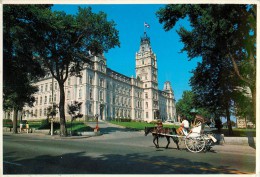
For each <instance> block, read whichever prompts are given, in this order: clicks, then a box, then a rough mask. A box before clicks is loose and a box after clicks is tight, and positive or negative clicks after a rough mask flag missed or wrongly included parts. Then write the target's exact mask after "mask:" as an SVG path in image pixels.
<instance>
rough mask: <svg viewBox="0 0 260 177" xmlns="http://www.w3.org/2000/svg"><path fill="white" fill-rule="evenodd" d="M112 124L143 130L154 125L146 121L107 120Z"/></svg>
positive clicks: (170, 126)
mask: <svg viewBox="0 0 260 177" xmlns="http://www.w3.org/2000/svg"><path fill="white" fill-rule="evenodd" d="M109 122H110V123H112V124H116V125H120V126H123V127H126V128H129V129H134V130H144V128H145V127H155V126H156V124H155V123H146V122H118V121H109ZM163 126H164V127H169V128H172V127H175V128H177V126H174V125H163Z"/></svg>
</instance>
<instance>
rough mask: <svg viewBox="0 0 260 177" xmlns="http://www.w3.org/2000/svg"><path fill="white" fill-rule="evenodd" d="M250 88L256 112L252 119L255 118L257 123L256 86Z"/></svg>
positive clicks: (254, 120)
mask: <svg viewBox="0 0 260 177" xmlns="http://www.w3.org/2000/svg"><path fill="white" fill-rule="evenodd" d="M250 89H251V93H252V103H253V112H254V118H253V119H251V120H253V122H254V123H256V87H251V88H250Z"/></svg>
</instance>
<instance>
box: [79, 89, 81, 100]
mask: <svg viewBox="0 0 260 177" xmlns="http://www.w3.org/2000/svg"><path fill="white" fill-rule="evenodd" d="M81 97H82V90H81V89H79V98H81Z"/></svg>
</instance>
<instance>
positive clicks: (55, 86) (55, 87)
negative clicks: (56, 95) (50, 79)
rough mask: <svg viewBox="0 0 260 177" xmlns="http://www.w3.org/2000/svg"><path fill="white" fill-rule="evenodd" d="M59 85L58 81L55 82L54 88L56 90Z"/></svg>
mask: <svg viewBox="0 0 260 177" xmlns="http://www.w3.org/2000/svg"><path fill="white" fill-rule="evenodd" d="M57 85H58V84H57V82H55V84H54V89H55V90H57Z"/></svg>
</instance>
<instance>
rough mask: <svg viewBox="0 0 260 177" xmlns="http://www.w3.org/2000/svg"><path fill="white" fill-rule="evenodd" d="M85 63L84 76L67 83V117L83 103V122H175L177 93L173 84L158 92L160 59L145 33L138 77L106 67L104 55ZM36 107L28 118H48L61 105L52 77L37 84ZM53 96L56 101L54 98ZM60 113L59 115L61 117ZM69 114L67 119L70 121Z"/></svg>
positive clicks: (166, 85)
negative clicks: (74, 106)
mask: <svg viewBox="0 0 260 177" xmlns="http://www.w3.org/2000/svg"><path fill="white" fill-rule="evenodd" d="M91 60H92V62H93V63H92V64H86V65H85V66H84V69H83V70H82V72H81V74H82V77H80V78H79V77H75V76H73V77H69V78H68V79H67V81H66V83H65V99H66V100H65V114H67V110H66V109H67V104H71V103H72V102H73V101H78V102H82V106H81V111H80V112H81V113H82V114H83V115H84V119H85V120H87V119H90V118H93V117H94V116H95V115H96V114H98V115H99V119H100V120H111V119H114V118H127V119H132V120H141V121H147V122H151V121H153V120H156V119H161V120H173V121H176V108H175V99H174V92H173V89H172V87H171V84H170V82H168V81H167V82H165V84H164V88H163V90H159V89H158V68H157V58H156V55H155V53H154V52H153V51H152V48H151V44H150V38H149V37H148V36H147V35H146V33H144V36H143V37H141V42H140V48H139V51H138V52H137V53H136V57H135V61H136V68H135V71H136V77H133V76H132V77H127V76H125V75H123V74H120V73H118V72H116V71H114V70H112V69H110V68H108V67H107V61H106V58H105V57H104V56H102V55H101V56H94V57H93V58H92V59H91ZM34 85H36V86H37V87H38V88H39V91H38V92H37V93H36V94H35V95H34V96H35V98H36V101H35V103H34V106H33V107H31V108H30V107H27V106H26V107H25V108H24V110H25V118H26V119H39V118H41V119H42V118H46V117H47V108H48V107H49V106H51V105H52V99H53V102H54V103H56V104H58V103H59V86H58V83H57V82H56V81H55V80H54V81H53V79H52V76H51V75H50V74H47V75H46V76H45V77H44V78H42V79H41V80H40V81H38V82H37V83H34ZM52 97H53V98H52ZM58 115H59V114H57V117H58ZM69 117H70V116H69V115H68V114H67V115H66V119H69Z"/></svg>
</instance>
